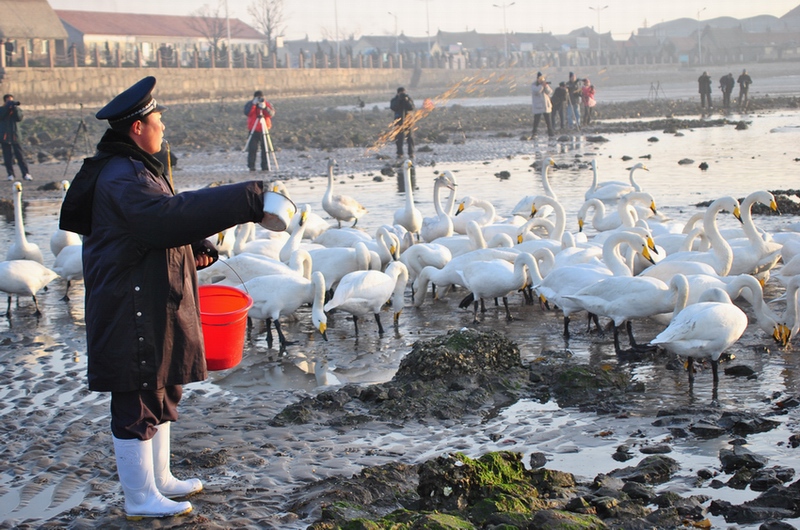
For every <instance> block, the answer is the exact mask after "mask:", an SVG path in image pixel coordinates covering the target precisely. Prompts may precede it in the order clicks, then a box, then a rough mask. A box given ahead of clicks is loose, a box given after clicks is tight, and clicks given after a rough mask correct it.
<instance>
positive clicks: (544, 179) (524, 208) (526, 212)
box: [511, 158, 558, 219]
mask: <svg viewBox="0 0 800 530" xmlns="http://www.w3.org/2000/svg"><path fill="white" fill-rule="evenodd" d="M551 167H558V166H557V165H556V161H555V160H553V159H552V158H548V159H547V161H543V162H542V166H541V179H540V181H541V183H542V188H543V189H544V194H545V195H547V196H548V197H551V198H553V199H555V200H558V197H557V196H556V192H554V191H553V188H552V187H551V186H550V177H549V171H550V168H551ZM536 197H537V195H527V196H525V197H523V198H522V199H520V201H519V202H518V203H517V204H516V205H515V206H514V208H513V209H512V210H511V215H519V216H522V217H524V218H526V219H527V218H528V216H530V215H531V207H532V205H533V199H534V198H536ZM548 213H549V211H543V212H541V213H540V214H539V215H541V216H546V215H547V214H548Z"/></svg>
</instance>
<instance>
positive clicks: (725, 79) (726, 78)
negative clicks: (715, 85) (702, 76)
mask: <svg viewBox="0 0 800 530" xmlns="http://www.w3.org/2000/svg"><path fill="white" fill-rule="evenodd" d="M735 84H736V81H734V80H733V74H732V73H730V72H728V75H723V76H722V77H721V78H720V79H719V88H720V90H722V106H723V107H725V108H726V109H729V108H731V94H732V93H733V87H734V85H735Z"/></svg>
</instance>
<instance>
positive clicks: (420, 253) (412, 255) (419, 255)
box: [400, 243, 453, 294]
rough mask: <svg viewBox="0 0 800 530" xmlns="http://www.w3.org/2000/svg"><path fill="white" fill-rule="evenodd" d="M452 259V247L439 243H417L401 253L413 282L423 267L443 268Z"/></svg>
mask: <svg viewBox="0 0 800 530" xmlns="http://www.w3.org/2000/svg"><path fill="white" fill-rule="evenodd" d="M451 259H453V254H452V253H451V252H450V249H449V248H447V247H446V246H444V245H440V244H438V243H417V244H416V245H413V246H411V247H409V248H407V249H406V250H405V251H404V252H403V253H402V254H400V261H402V262H403V264H404V265H405V266H406V268H407V269H408V279H409V281H412V282H413V281H414V280H416V279H417V276H419V273H420V271H421V270H422V269H423V268H425V267H436V268H437V269H441V268H442V267H444V266H445V265H447V263H449V262H450V260H451ZM412 294H413V293H412Z"/></svg>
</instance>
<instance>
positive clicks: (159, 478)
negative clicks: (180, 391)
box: [153, 421, 203, 498]
mask: <svg viewBox="0 0 800 530" xmlns="http://www.w3.org/2000/svg"><path fill="white" fill-rule="evenodd" d="M170 425H172V422H169V421H168V422H166V423H162V424H161V425H159V426H158V432H157V433H156V435H155V436H153V471H154V472H155V475H156V487H157V488H158V491H160V492H161V494H162V495H163V496H164V497H169V498H174V497H185V496H187V495H192V494H194V493H197V492H199V491H202V490H203V483H202V482H200V480H199V479H196V478H190V479H187V480H178V479H176V478H175V477H173V476H172V473H171V472H170V470H169V456H170V452H169V451H170V449H169V446H170V431H171V427H170Z"/></svg>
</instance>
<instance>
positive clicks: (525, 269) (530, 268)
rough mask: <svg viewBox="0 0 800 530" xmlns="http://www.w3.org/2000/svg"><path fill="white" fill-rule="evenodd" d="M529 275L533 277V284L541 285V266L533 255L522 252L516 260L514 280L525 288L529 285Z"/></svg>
mask: <svg viewBox="0 0 800 530" xmlns="http://www.w3.org/2000/svg"><path fill="white" fill-rule="evenodd" d="M528 275H530V276H531V282H532V283H534V284H537V283H541V281H542V273H541V271H539V264H538V263H537V262H536V260H535V259H534V257H533V256H532V255H531V254H529V253H527V252H522V253H521V254H520V255H519V256H517V258H516V259H515V260H514V280H515V281H516V282H517V285H519V286H520V287H524V286H525V285H527V284H528Z"/></svg>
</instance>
